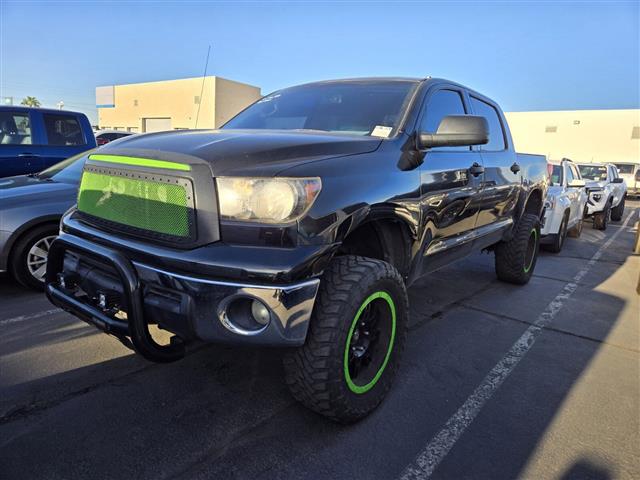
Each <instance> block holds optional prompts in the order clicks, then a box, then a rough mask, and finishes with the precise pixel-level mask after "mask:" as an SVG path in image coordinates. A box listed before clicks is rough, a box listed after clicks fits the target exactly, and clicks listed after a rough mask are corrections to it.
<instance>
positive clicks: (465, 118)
mask: <svg viewBox="0 0 640 480" xmlns="http://www.w3.org/2000/svg"><path fill="white" fill-rule="evenodd" d="M488 142H489V124H488V123H487V119H486V118H484V117H479V116H476V115H448V116H446V117H444V118H443V119H442V121H441V122H440V125H438V130H437V131H436V133H426V132H420V133H419V134H418V148H419V149H421V150H422V149H425V148H431V147H469V146H471V145H485V144H487V143H488Z"/></svg>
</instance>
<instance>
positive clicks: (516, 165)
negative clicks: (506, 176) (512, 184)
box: [511, 162, 520, 173]
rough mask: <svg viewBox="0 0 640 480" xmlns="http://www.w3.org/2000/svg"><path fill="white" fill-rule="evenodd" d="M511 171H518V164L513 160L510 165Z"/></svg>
mask: <svg viewBox="0 0 640 480" xmlns="http://www.w3.org/2000/svg"><path fill="white" fill-rule="evenodd" d="M511 171H512V172H513V173H518V172H519V171H520V165H518V164H517V163H516V162H513V165H511Z"/></svg>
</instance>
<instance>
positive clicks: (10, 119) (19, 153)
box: [0, 106, 96, 178]
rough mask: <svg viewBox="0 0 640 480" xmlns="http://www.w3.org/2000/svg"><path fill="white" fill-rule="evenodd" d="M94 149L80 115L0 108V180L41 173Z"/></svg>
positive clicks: (91, 136) (91, 139)
mask: <svg viewBox="0 0 640 480" xmlns="http://www.w3.org/2000/svg"><path fill="white" fill-rule="evenodd" d="M95 146H96V138H95V136H94V135H93V130H92V129H91V124H90V123H89V120H88V119H87V117H86V115H84V114H82V113H76V112H67V111H64V110H49V109H46V108H30V107H14V106H0V178H1V177H11V176H14V175H23V174H27V173H36V172H40V171H42V170H44V169H45V168H48V167H50V166H52V165H54V164H56V163H58V162H60V161H62V160H64V159H66V158H69V157H71V156H72V155H76V154H78V153H81V152H84V151H85V150H89V149H91V148H95Z"/></svg>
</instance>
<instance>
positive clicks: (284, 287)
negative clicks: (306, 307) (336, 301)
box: [131, 262, 320, 291]
mask: <svg viewBox="0 0 640 480" xmlns="http://www.w3.org/2000/svg"><path fill="white" fill-rule="evenodd" d="M131 263H133V265H134V266H135V267H141V268H146V269H149V270H153V271H154V272H158V273H162V274H164V275H169V276H171V277H175V278H179V279H180V280H186V281H188V282H198V283H206V284H208V285H221V286H224V287H235V288H264V289H268V290H274V289H278V290H285V291H289V290H295V289H297V288H301V287H308V286H310V285H315V284H317V283H319V282H320V279H319V278H312V279H311V280H305V281H304V282H300V283H290V284H288V285H258V284H254V283H239V282H228V281H226V280H211V279H208V278H198V277H190V276H189V275H182V274H180V273H175V272H169V271H167V270H162V269H161V268H156V267H152V266H150V265H147V264H145V263H140V262H131Z"/></svg>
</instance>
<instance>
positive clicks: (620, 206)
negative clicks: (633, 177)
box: [578, 163, 627, 230]
mask: <svg viewBox="0 0 640 480" xmlns="http://www.w3.org/2000/svg"><path fill="white" fill-rule="evenodd" d="M578 168H579V169H580V173H581V174H582V178H584V179H585V181H586V182H587V192H588V193H589V200H587V214H588V215H590V216H593V226H594V228H597V229H598V230H606V229H607V225H608V224H609V220H614V221H619V220H622V214H623V213H624V202H625V197H626V195H627V185H626V184H625V183H624V180H623V179H622V178H621V177H620V176H619V175H618V169H617V168H616V166H615V165H613V164H612V163H583V164H580V165H578Z"/></svg>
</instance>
